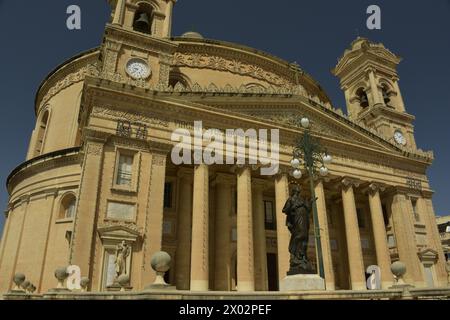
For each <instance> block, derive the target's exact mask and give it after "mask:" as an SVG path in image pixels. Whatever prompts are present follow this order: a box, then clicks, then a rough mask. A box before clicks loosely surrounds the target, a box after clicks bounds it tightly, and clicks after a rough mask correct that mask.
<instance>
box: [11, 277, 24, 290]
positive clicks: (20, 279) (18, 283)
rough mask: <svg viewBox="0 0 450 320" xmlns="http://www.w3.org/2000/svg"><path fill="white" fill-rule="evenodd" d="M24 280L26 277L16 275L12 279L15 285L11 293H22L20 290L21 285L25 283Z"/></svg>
mask: <svg viewBox="0 0 450 320" xmlns="http://www.w3.org/2000/svg"><path fill="white" fill-rule="evenodd" d="M25 279H26V277H25V275H24V274H23V273H16V274H15V275H14V279H13V281H14V285H15V287H14V289H13V291H24V290H23V289H22V284H23V283H24V282H25Z"/></svg>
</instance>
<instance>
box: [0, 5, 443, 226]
mask: <svg viewBox="0 0 450 320" xmlns="http://www.w3.org/2000/svg"><path fill="white" fill-rule="evenodd" d="M72 4H76V5H79V6H80V7H81V9H82V30H81V31H69V30H67V28H66V24H65V21H66V18H67V15H66V8H67V7H68V6H69V5H72ZM371 4H377V5H379V6H380V7H381V9H382V30H381V31H369V30H368V29H367V28H366V17H367V15H366V13H365V12H366V9H367V7H368V6H369V5H371ZM108 17H109V9H108V6H107V4H106V0H78V1H77V0H69V1H67V0H40V1H17V0H0V41H1V49H0V97H1V100H0V108H1V109H0V112H1V117H0V137H1V138H0V150H4V151H3V152H2V157H1V161H0V181H1V184H0V208H2V210H3V209H4V208H6V204H7V201H8V194H7V191H6V188H5V181H6V178H7V176H8V174H9V172H11V170H12V169H14V168H15V167H16V166H17V165H19V164H20V163H22V162H23V161H24V158H25V155H26V151H27V147H28V142H29V138H30V134H31V131H32V129H33V128H34V125H35V115H34V111H33V110H34V106H33V102H34V95H35V92H36V89H37V88H38V86H39V84H40V82H41V81H42V79H44V78H45V76H46V75H47V74H48V73H49V72H50V71H51V70H53V68H54V67H55V66H57V65H58V64H60V63H62V62H63V61H64V60H66V59H68V58H70V57H71V56H73V55H75V54H76V53H78V52H80V51H83V50H85V49H89V48H92V47H95V46H98V45H99V44H100V43H101V40H102V32H103V28H104V25H105V23H106V21H107V20H108ZM173 23H174V30H173V34H174V35H180V34H182V33H183V32H185V31H188V30H194V31H198V32H200V33H202V34H203V35H204V36H205V37H207V38H212V39H219V40H226V41H231V42H236V43H241V44H244V45H247V46H251V47H254V48H257V49H261V50H264V51H267V52H269V53H272V54H274V55H277V56H279V57H281V58H284V59H286V60H288V61H291V62H293V61H297V62H298V63H299V64H300V65H301V67H302V68H303V69H304V70H306V71H307V72H308V73H310V74H311V75H312V76H313V77H314V78H315V79H316V80H317V81H318V82H319V83H320V84H321V85H322V86H323V88H324V89H325V90H326V92H327V93H328V95H329V96H330V97H331V99H332V101H333V104H334V105H335V106H338V107H342V108H344V107H345V103H344V97H343V93H342V92H341V90H340V88H339V83H338V80H337V79H336V78H335V77H334V76H333V75H331V73H330V69H331V68H333V67H334V66H335V64H336V62H337V59H338V58H339V57H340V56H341V55H342V53H343V52H344V50H345V49H346V48H347V47H348V46H349V44H350V43H351V41H352V40H354V39H355V38H356V36H357V34H360V35H361V36H365V37H368V38H370V39H371V40H373V41H377V42H378V41H379V42H383V43H384V44H385V45H386V47H387V48H389V49H390V50H392V51H393V52H395V53H397V54H399V55H400V56H402V57H403V58H404V60H403V62H402V64H401V65H400V67H399V74H400V79H401V81H400V86H401V89H402V93H403V96H404V99H405V103H406V108H407V111H408V112H409V113H411V114H414V115H415V116H416V117H417V119H416V122H415V126H416V139H417V143H418V145H419V146H420V147H421V148H423V149H425V150H434V151H435V155H436V161H435V163H434V164H433V166H432V167H431V168H430V170H429V177H430V180H431V185H432V187H433V189H434V190H435V191H436V194H435V198H434V199H435V200H434V204H435V210H436V212H437V213H438V214H441V215H444V214H450V197H449V196H448V191H447V190H449V189H450V179H449V173H448V168H447V167H448V165H447V164H448V163H450V149H449V143H448V137H450V128H449V126H448V118H449V116H450V105H449V103H450V80H449V74H450V59H449V58H450V32H449V31H450V0H433V1H406V0H396V1H387V0H384V1H364V0H345V1H342V0H341V1H337V0H328V1H326V0H315V1H303V0H278V1H276V2H275V1H266V0H246V1H242V0H227V1H218V0H215V1H211V0H179V1H178V3H177V4H176V6H175V11H174V19H173ZM1 216H2V217H1V218H0V228H1V227H2V224H3V215H1Z"/></svg>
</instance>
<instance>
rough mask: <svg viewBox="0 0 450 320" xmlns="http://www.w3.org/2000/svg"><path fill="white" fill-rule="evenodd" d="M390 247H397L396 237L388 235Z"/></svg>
mask: <svg viewBox="0 0 450 320" xmlns="http://www.w3.org/2000/svg"><path fill="white" fill-rule="evenodd" d="M387 240H388V246H389V248H392V247H395V246H396V243H395V236H394V235H393V234H390V235H388V239H387Z"/></svg>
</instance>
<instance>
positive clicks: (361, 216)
mask: <svg viewBox="0 0 450 320" xmlns="http://www.w3.org/2000/svg"><path fill="white" fill-rule="evenodd" d="M356 214H357V216H358V226H359V228H360V229H364V228H366V219H365V216H364V210H362V209H356Z"/></svg>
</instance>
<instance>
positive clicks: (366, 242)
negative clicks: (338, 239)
mask: <svg viewBox="0 0 450 320" xmlns="http://www.w3.org/2000/svg"><path fill="white" fill-rule="evenodd" d="M361 248H362V249H364V250H367V249H370V242H369V239H365V238H361Z"/></svg>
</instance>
